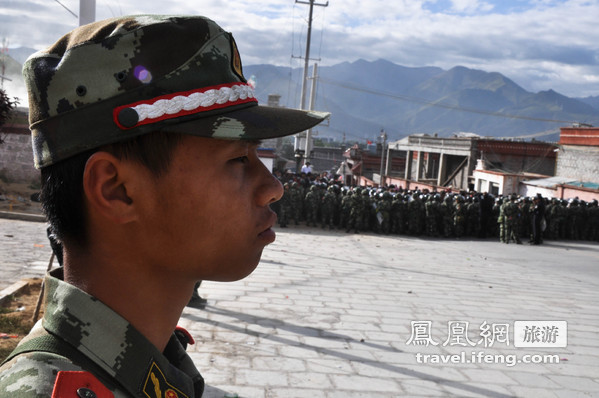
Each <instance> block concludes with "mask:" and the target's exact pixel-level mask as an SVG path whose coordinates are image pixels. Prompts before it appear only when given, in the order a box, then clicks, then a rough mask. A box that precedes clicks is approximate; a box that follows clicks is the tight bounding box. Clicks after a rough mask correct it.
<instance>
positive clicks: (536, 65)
mask: <svg viewBox="0 0 599 398" xmlns="http://www.w3.org/2000/svg"><path fill="white" fill-rule="evenodd" d="M96 1H97V10H98V11H97V18H98V19H103V18H109V17H113V16H117V15H121V14H133V13H136V14H138V13H183V14H186V13H191V14H201V15H206V16H208V17H211V18H212V19H214V20H215V21H216V22H217V23H219V24H220V25H221V26H222V27H223V28H225V29H227V30H229V31H231V32H233V34H234V36H235V38H236V40H237V42H238V45H239V47H240V51H241V54H242V58H243V61H244V64H246V65H250V64H257V63H273V64H277V65H287V66H288V65H290V64H292V65H293V66H296V67H301V66H302V65H303V62H302V61H300V60H292V58H291V57H292V55H293V56H303V55H304V49H305V48H304V46H305V35H306V21H307V18H308V6H307V5H303V4H297V3H295V2H294V1H293V0H263V1H261V2H259V3H257V2H255V1H248V0H227V1H224V0H195V1H193V2H191V1H185V2H184V1H175V0H170V1H169V0H160V1H159V0H145V1H143V2H142V1H133V0H132V1H129V2H123V1H119V0H96ZM505 1H507V0H452V1H451V2H449V1H447V2H445V1H441V0H439V1H436V0H395V1H388V0H369V1H364V0H329V6H328V7H318V6H317V7H314V15H313V16H314V23H313V32H312V35H313V36H312V56H313V57H320V58H321V61H320V63H321V64H322V65H332V64H335V63H339V62H344V61H350V62H351V61H355V60H357V59H360V58H363V59H366V60H376V59H378V58H385V59H388V60H390V61H392V62H395V63H398V64H401V65H406V66H426V65H433V66H439V67H442V68H445V69H448V68H451V67H453V66H455V65H464V66H467V67H473V68H481V69H484V70H487V71H498V72H501V73H503V74H505V75H507V76H508V77H510V78H512V79H513V80H515V81H516V82H517V83H518V84H520V85H522V86H523V87H524V88H526V89H528V90H534V91H538V90H547V89H549V88H553V89H555V90H556V91H559V92H562V93H564V94H566V95H570V96H586V95H599V86H598V85H597V80H598V79H599V67H598V66H599V65H598V64H599V55H598V54H599V30H598V29H596V16H597V15H599V2H597V1H594V0H593V1H591V0H565V1H563V0H560V1H555V0H511V1H507V3H510V4H514V5H517V6H518V7H516V8H513V7H512V8H510V7H508V5H507V3H506V2H505ZM317 2H319V3H324V2H325V0H317ZM62 3H63V4H65V5H66V6H68V7H69V8H70V9H72V10H74V11H75V12H78V0H62ZM443 5H446V6H447V7H449V8H448V9H446V10H444V11H443V10H442V9H441V6H443ZM435 7H436V8H435ZM434 10H436V11H434ZM514 10H520V11H514ZM76 24H77V20H76V18H74V17H73V16H72V15H70V14H69V13H68V12H67V11H65V10H64V9H63V8H62V7H61V6H60V5H59V4H57V3H56V2H53V1H50V0H19V1H8V0H0V37H2V36H3V35H8V37H9V40H10V44H11V45H12V46H14V45H24V46H30V47H35V48H37V49H39V48H42V47H44V46H45V45H48V44H50V42H52V41H54V40H55V39H57V38H58V37H60V36H61V35H62V34H64V33H66V32H67V31H68V30H70V29H72V28H73V27H75V25H76Z"/></svg>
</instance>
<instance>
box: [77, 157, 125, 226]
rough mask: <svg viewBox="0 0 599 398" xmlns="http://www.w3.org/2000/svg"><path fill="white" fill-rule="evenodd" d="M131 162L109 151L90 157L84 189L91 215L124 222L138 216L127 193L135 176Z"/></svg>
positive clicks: (117, 222) (114, 221) (84, 179)
mask: <svg viewBox="0 0 599 398" xmlns="http://www.w3.org/2000/svg"><path fill="white" fill-rule="evenodd" d="M128 163H130V162H123V161H121V160H120V159H118V158H116V157H115V156H114V155H112V154H110V153H108V152H103V151H100V152H96V153H94V154H93V155H92V156H90V158H89V159H88V161H87V164H86V165H85V171H84V173H83V191H84V194H85V199H86V205H87V206H88V213H89V215H90V217H102V218H103V219H105V220H106V221H109V222H112V223H115V224H123V223H127V222H129V221H132V220H133V219H134V218H135V212H134V209H133V206H132V203H133V201H132V200H131V198H130V197H129V196H128V194H127V184H128V181H129V180H130V179H131V178H132V175H131V171H130V170H129V169H130V165H129V164H128Z"/></svg>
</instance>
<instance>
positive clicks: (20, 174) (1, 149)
mask: <svg viewBox="0 0 599 398" xmlns="http://www.w3.org/2000/svg"><path fill="white" fill-rule="evenodd" d="M16 130H18V131H16ZM20 130H23V131H20ZM0 138H2V141H3V142H2V143H0V177H1V178H3V179H6V180H7V181H8V182H19V183H27V184H29V183H35V184H39V180H40V174H39V171H38V170H36V169H35V168H34V167H33V152H32V149H31V135H30V134H29V130H28V129H27V128H26V127H24V128H20V129H19V128H15V127H11V128H10V129H9V128H4V129H3V131H2V132H1V133H0Z"/></svg>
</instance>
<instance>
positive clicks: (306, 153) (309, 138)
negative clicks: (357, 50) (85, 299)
mask: <svg viewBox="0 0 599 398" xmlns="http://www.w3.org/2000/svg"><path fill="white" fill-rule="evenodd" d="M317 78H318V64H314V69H313V70H312V89H311V90H310V110H311V111H313V110H314V105H315V102H316V79H317ZM311 141H312V129H309V130H308V131H307V132H306V147H305V151H304V157H305V159H306V160H305V161H306V162H307V161H308V160H309V159H310V152H311V150H312V145H311Z"/></svg>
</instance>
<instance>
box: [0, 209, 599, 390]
mask: <svg viewBox="0 0 599 398" xmlns="http://www.w3.org/2000/svg"><path fill="white" fill-rule="evenodd" d="M277 232H278V239H277V241H276V242H275V243H274V244H273V245H271V246H269V247H268V248H267V249H266V250H265V253H264V255H263V259H262V262H261V264H260V265H259V267H258V269H257V270H256V271H255V272H254V273H253V274H252V275H251V276H249V277H248V278H246V279H244V280H242V281H238V282H234V283H216V282H204V284H203V285H202V287H201V294H202V295H203V296H204V297H206V298H207V299H208V300H209V306H208V307H207V309H206V310H204V311H201V310H196V309H189V308H188V309H185V311H184V313H183V315H182V317H181V321H180V324H181V325H182V326H184V327H186V328H188V329H189V330H190V331H191V333H192V335H193V336H194V337H195V339H196V344H195V345H194V346H191V347H190V355H191V356H192V358H193V359H194V361H195V363H196V365H197V366H198V367H199V368H200V370H201V372H202V373H203V375H204V376H205V378H206V381H207V384H208V387H207V391H206V394H205V396H206V397H209V398H216V397H223V396H224V395H225V393H237V394H238V395H239V396H240V397H258V398H262V397H264V398H274V397H277V398H278V397H298V398H300V397H310V398H317V397H327V398H333V397H399V396H409V397H497V398H503V397H596V396H599V339H598V338H597V335H598V333H599V311H597V308H598V306H599V289H598V287H599V268H598V267H599V245H597V244H592V243H588V242H547V244H545V245H543V246H537V247H535V246H532V247H531V246H525V245H522V246H520V245H504V244H500V243H498V242H494V241H491V240H488V241H479V240H461V241H447V240H427V239H418V238H410V237H403V236H402V237H397V236H394V237H386V236H378V235H371V234H368V235H354V234H345V233H342V232H330V231H323V230H320V229H315V228H305V227H297V228H292V229H283V230H279V231H277ZM7 235H12V236H7ZM44 240H45V231H44V226H43V224H37V223H28V222H21V221H10V220H1V219H0V253H1V254H0V273H1V276H2V278H1V280H2V285H0V288H1V287H3V285H5V284H8V283H12V282H13V281H14V280H18V279H19V278H20V277H22V276H25V275H26V276H30V275H31V274H32V273H35V272H40V275H41V274H42V273H43V270H44V269H45V267H46V265H47V259H48V257H49V248H48V245H46V242H45V241H44ZM39 245H45V246H44V247H39ZM520 320H551V321H556V320H560V321H567V326H568V333H567V338H568V341H567V343H568V345H567V347H566V348H515V347H514V341H513V339H514V336H513V326H514V321H520ZM412 322H416V323H415V325H416V326H415V327H413V326H412ZM427 322H430V328H428V326H426V325H427ZM466 322H468V327H467V330H468V333H467V334H464V333H461V332H462V331H463V329H460V326H462V327H463V326H465V323H466ZM502 324H508V326H509V334H508V337H509V341H508V342H507V344H506V342H505V339H504V340H502V339H501V337H502V335H500V334H497V335H496V340H497V341H495V342H494V343H493V344H491V343H490V340H488V339H487V345H488V346H487V347H485V346H484V343H485V341H484V339H483V336H485V334H484V332H482V331H484V330H486V329H485V327H487V326H488V327H496V328H497V330H498V331H501V325H502ZM423 325H424V326H423ZM450 326H451V327H450ZM423 328H424V329H423ZM481 328H482V329H481ZM423 330H424V331H426V333H423ZM411 337H413V341H424V340H426V339H430V340H431V341H433V343H430V344H429V346H422V345H415V344H407V341H408V340H410V338H411ZM466 337H467V338H468V340H466ZM479 340H483V341H481V344H480V345H476V346H471V345H470V344H469V343H470V342H471V343H472V344H476V343H477V342H479ZM434 343H436V344H437V345H434ZM460 344H465V345H466V346H462V345H460ZM462 352H464V355H465V359H466V360H470V362H471V363H452V361H453V360H455V361H456V362H460V361H459V360H460V357H459V355H461V353H462ZM472 353H474V354H472ZM449 354H455V355H456V356H455V357H449V356H447V355H449ZM425 355H428V357H427V358H428V359H427V360H428V362H431V361H434V360H435V359H433V358H436V359H437V360H438V362H440V363H418V361H417V358H420V359H421V361H422V360H423V358H424V357H425ZM472 355H474V356H472ZM477 355H479V356H480V358H481V359H482V360H483V361H484V359H485V358H486V359H487V360H488V361H489V362H495V363H484V362H482V363H481V362H480V361H478V362H477V363H473V362H476V361H472V359H477V358H478V357H477ZM484 355H494V356H496V357H493V356H489V357H484ZM547 355H549V356H557V359H559V361H558V362H557V363H547V362H548V361H549V359H551V358H544V357H543V356H547ZM527 356H528V357H527ZM444 359H445V360H446V361H449V363H443V360H444ZM518 359H519V360H526V359H533V360H535V361H542V360H544V361H545V362H546V363H536V364H531V363H517V364H515V365H513V366H510V365H512V362H511V361H512V360H518ZM500 360H503V362H504V363H497V362H498V361H500Z"/></svg>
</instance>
